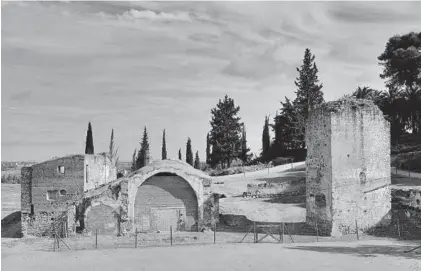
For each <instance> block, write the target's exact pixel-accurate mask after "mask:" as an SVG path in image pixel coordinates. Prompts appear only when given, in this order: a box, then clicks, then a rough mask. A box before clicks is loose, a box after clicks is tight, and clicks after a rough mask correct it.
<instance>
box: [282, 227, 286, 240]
mask: <svg viewBox="0 0 421 271" xmlns="http://www.w3.org/2000/svg"><path fill="white" fill-rule="evenodd" d="M284 232H285V224H284V222H282V243H283V242H284Z"/></svg>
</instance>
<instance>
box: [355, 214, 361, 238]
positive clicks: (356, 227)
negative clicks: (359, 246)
mask: <svg viewBox="0 0 421 271" xmlns="http://www.w3.org/2000/svg"><path fill="white" fill-rule="evenodd" d="M355 229H356V231H357V240H360V236H359V234H358V223H357V220H356V219H355Z"/></svg>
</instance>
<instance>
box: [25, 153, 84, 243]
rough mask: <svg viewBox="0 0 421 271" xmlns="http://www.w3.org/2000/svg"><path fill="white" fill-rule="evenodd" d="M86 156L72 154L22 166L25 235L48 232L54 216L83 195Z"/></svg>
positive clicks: (65, 209)
mask: <svg viewBox="0 0 421 271" xmlns="http://www.w3.org/2000/svg"><path fill="white" fill-rule="evenodd" d="M83 159H84V158H83V156H82V155H76V156H69V157H63V158H59V159H55V160H51V161H46V162H43V163H40V164H36V165H33V166H32V167H27V168H22V184H21V188H22V191H21V202H22V217H21V221H22V230H23V234H24V235H35V236H42V235H43V234H46V232H47V231H48V229H49V227H50V226H51V224H52V223H54V221H55V219H56V218H57V217H58V216H59V215H61V214H63V213H64V212H67V210H68V209H69V208H72V206H73V204H74V202H75V201H77V200H78V199H81V198H82V196H83ZM73 207H74V206H73ZM70 222H71V223H70V225H73V224H72V220H70ZM71 227H72V226H71ZM69 230H70V231H72V230H71V229H69Z"/></svg>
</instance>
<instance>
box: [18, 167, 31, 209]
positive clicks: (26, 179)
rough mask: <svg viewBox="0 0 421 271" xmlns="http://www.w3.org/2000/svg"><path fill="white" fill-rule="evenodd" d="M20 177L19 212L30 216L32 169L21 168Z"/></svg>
mask: <svg viewBox="0 0 421 271" xmlns="http://www.w3.org/2000/svg"><path fill="white" fill-rule="evenodd" d="M21 176H22V178H21V183H20V187H21V190H20V191H21V212H22V213H26V214H30V213H31V202H32V168H31V167H23V168H22V170H21Z"/></svg>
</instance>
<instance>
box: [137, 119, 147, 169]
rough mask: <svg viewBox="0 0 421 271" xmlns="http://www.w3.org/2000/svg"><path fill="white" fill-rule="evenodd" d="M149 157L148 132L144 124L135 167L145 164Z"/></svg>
mask: <svg viewBox="0 0 421 271" xmlns="http://www.w3.org/2000/svg"><path fill="white" fill-rule="evenodd" d="M149 159H150V156H149V140H148V132H147V130H146V126H145V129H144V130H143V137H142V142H141V143H140V150H139V152H138V155H137V160H136V167H137V169H139V168H142V167H144V166H146V165H147V164H149Z"/></svg>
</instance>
